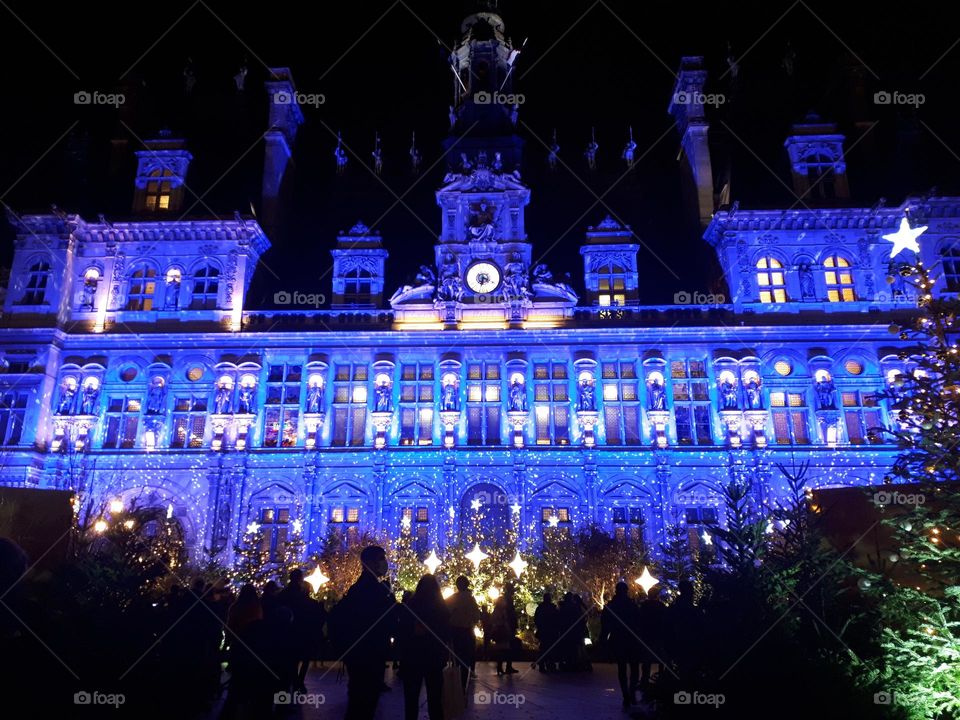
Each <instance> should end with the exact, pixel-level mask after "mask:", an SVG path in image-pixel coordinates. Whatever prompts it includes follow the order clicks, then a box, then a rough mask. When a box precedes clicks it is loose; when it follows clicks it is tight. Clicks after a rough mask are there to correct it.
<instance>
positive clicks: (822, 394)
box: [816, 377, 837, 410]
mask: <svg viewBox="0 0 960 720" xmlns="http://www.w3.org/2000/svg"><path fill="white" fill-rule="evenodd" d="M835 389H836V387H835V386H834V384H833V379H832V378H830V377H824V378H823V379H822V380H817V383H816V393H817V405H818V406H819V407H820V409H821V410H835V409H836V407H837V403H836V399H835V396H834V390H835Z"/></svg>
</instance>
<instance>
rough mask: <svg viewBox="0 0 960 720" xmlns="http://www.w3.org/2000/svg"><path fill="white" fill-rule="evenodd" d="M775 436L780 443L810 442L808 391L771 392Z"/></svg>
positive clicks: (799, 443)
mask: <svg viewBox="0 0 960 720" xmlns="http://www.w3.org/2000/svg"><path fill="white" fill-rule="evenodd" d="M770 414H771V416H772V418H773V436H774V439H775V440H776V442H777V444H778V445H807V444H809V443H810V433H809V429H808V428H809V414H808V410H807V401H806V393H803V392H783V391H773V392H771V393H770Z"/></svg>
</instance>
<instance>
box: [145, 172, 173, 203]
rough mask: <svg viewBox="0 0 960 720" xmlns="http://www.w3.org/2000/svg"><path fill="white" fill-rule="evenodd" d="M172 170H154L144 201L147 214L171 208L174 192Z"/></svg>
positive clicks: (148, 182) (148, 181)
mask: <svg viewBox="0 0 960 720" xmlns="http://www.w3.org/2000/svg"><path fill="white" fill-rule="evenodd" d="M172 177H173V171H172V170H167V169H164V170H160V169H157V170H154V171H153V172H151V173H150V179H149V180H147V194H146V198H145V200H144V209H145V210H146V211H147V212H157V211H159V210H168V209H169V208H170V193H171V191H172V190H173V183H172V181H171V178H172Z"/></svg>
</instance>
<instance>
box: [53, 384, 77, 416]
mask: <svg viewBox="0 0 960 720" xmlns="http://www.w3.org/2000/svg"><path fill="white" fill-rule="evenodd" d="M76 399H77V387H76V385H71V384H69V383H65V384H63V385H62V386H61V387H60V402H59V403H57V412H56V414H57V415H73V407H74V403H75V402H76Z"/></svg>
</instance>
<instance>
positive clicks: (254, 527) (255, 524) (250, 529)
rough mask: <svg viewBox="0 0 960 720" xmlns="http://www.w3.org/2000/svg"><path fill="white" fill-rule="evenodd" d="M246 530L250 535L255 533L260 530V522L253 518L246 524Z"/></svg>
mask: <svg viewBox="0 0 960 720" xmlns="http://www.w3.org/2000/svg"><path fill="white" fill-rule="evenodd" d="M247 532H248V533H250V534H251V535H256V534H257V533H258V532H260V523H258V522H257V521H256V520H254V521H253V522H252V523H250V524H249V525H247Z"/></svg>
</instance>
